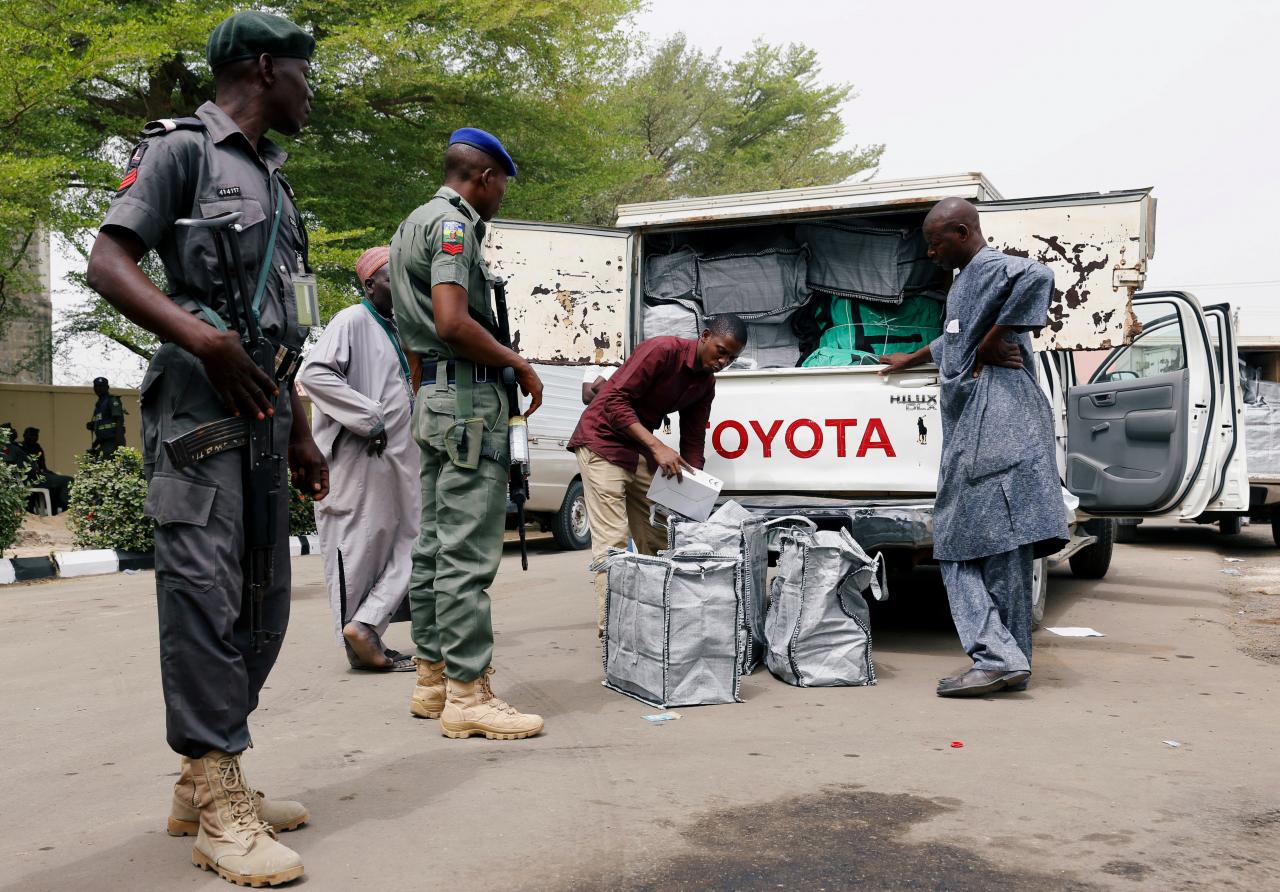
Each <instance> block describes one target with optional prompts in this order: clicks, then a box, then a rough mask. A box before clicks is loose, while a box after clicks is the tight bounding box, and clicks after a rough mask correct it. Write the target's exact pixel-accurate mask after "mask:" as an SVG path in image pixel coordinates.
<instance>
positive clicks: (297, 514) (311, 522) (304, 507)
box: [289, 482, 316, 536]
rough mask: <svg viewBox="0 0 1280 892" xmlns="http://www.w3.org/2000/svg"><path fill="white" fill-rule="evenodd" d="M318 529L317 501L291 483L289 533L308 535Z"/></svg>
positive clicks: (292, 534) (291, 534)
mask: <svg viewBox="0 0 1280 892" xmlns="http://www.w3.org/2000/svg"><path fill="white" fill-rule="evenodd" d="M315 531H316V509H315V502H313V501H311V500H310V499H308V498H307V497H306V496H304V495H303V494H302V492H301V491H300V490H299V489H298V488H297V487H296V486H294V485H293V483H292V482H290V483H289V535H290V536H306V535H308V534H309V533H314V532H315Z"/></svg>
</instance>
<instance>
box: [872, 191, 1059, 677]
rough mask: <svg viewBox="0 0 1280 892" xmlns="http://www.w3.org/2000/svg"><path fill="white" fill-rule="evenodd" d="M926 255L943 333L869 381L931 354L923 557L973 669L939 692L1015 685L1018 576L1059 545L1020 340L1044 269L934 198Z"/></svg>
mask: <svg viewBox="0 0 1280 892" xmlns="http://www.w3.org/2000/svg"><path fill="white" fill-rule="evenodd" d="M924 235H925V239H926V241H927V242H928V244H929V256H930V257H931V258H933V259H934V261H935V262H937V263H938V264H939V265H940V266H942V267H943V268H945V269H956V268H958V269H959V270H960V273H959V274H958V275H957V276H956V278H955V280H954V281H953V283H952V285H951V290H950V291H949V292H948V294H947V309H946V315H945V319H946V321H945V324H944V325H945V327H944V330H943V334H942V335H941V336H940V337H939V338H938V339H937V340H935V341H934V342H933V343H932V344H931V345H929V346H928V347H926V348H924V349H922V350H919V351H917V352H915V353H911V354H893V355H891V356H886V357H885V362H886V364H887V365H888V368H886V369H884V370H883V371H882V372H881V374H885V373H887V372H892V371H897V370H900V369H903V368H908V367H910V366H912V365H915V364H916V363H919V362H923V361H925V360H927V359H932V360H933V361H934V362H936V363H937V364H938V368H939V370H940V372H941V384H942V386H941V396H940V402H941V410H942V466H941V469H940V471H939V474H938V497H937V501H936V502H935V503H934V515H933V517H934V536H933V539H934V546H933V553H934V557H935V558H936V559H937V560H938V562H939V564H940V565H941V568H942V578H943V581H944V582H945V583H946V586H947V598H948V600H949V601H950V603H951V615H952V618H953V619H954V620H955V624H956V631H957V632H958V633H959V635H960V641H961V643H962V644H963V645H964V648H965V652H966V653H967V654H968V655H969V657H970V658H971V659H972V660H973V668H971V669H969V670H968V671H966V672H963V673H960V674H958V675H955V676H952V677H950V678H944V679H942V681H941V682H940V683H939V685H938V694H939V695H940V696H943V697H972V696H979V695H982V694H988V693H993V692H995V691H1003V690H1025V688H1026V685H1027V680H1028V679H1029V678H1030V677H1031V625H1032V617H1031V607H1032V597H1033V590H1032V571H1033V567H1034V564H1035V560H1036V559H1037V558H1040V557H1044V556H1046V555H1049V554H1052V553H1053V552H1055V551H1057V550H1059V549H1060V548H1061V547H1062V546H1063V545H1065V544H1066V540H1067V538H1068V537H1069V535H1070V534H1069V532H1068V529H1067V516H1066V509H1065V507H1064V506H1063V503H1062V489H1061V484H1060V481H1059V478H1058V471H1057V463H1056V461H1055V458H1054V450H1055V443H1054V431H1053V416H1052V412H1051V410H1050V407H1049V403H1048V401H1047V400H1046V399H1045V396H1044V393H1043V392H1042V391H1041V390H1040V387H1039V385H1038V384H1037V383H1036V378H1035V360H1034V356H1033V354H1032V350H1031V334H1030V332H1031V331H1033V330H1034V329H1038V328H1041V327H1043V326H1044V325H1045V323H1046V322H1047V320H1048V310H1049V300H1050V298H1051V297H1052V295H1053V273H1052V271H1050V270H1049V268H1048V267H1046V266H1044V265H1043V264H1040V263H1036V262H1035V261H1033V260H1028V259H1026V258H1022V257H1012V256H1009V255H1007V254H1002V253H1001V252H999V251H996V250H995V249H993V248H990V247H988V246H987V243H986V240H985V239H984V238H983V235H982V230H981V228H980V227H979V225H978V213H977V209H976V208H974V206H973V205H971V204H969V203H968V202H967V201H964V200H962V199H958V198H957V199H946V200H945V201H942V202H940V203H939V204H938V205H937V206H936V207H935V208H934V209H933V210H932V211H931V212H930V213H929V215H928V217H927V218H926V219H925V224H924Z"/></svg>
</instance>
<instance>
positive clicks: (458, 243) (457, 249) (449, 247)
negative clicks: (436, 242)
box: [440, 220, 467, 254]
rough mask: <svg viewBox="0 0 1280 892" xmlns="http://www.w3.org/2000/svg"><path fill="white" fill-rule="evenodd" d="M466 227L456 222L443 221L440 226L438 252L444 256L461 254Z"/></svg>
mask: <svg viewBox="0 0 1280 892" xmlns="http://www.w3.org/2000/svg"><path fill="white" fill-rule="evenodd" d="M466 236H467V227H466V226H465V225H464V224H463V223H461V222H459V221H458V220H445V221H444V223H442V224H441V226H440V250H441V251H444V252H445V253H446V254H461V253H462V246H463V242H464V241H465V240H466Z"/></svg>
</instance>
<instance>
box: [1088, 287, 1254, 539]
mask: <svg viewBox="0 0 1280 892" xmlns="http://www.w3.org/2000/svg"><path fill="white" fill-rule="evenodd" d="M1133 312H1134V316H1135V320H1136V322H1137V323H1138V325H1140V326H1141V333H1140V334H1138V335H1136V336H1135V337H1134V338H1133V341H1132V343H1130V344H1128V345H1127V346H1123V347H1118V348H1116V349H1115V350H1113V351H1112V352H1111V353H1110V354H1109V355H1108V356H1107V358H1106V359H1105V360H1104V361H1103V363H1102V365H1101V366H1099V367H1098V369H1097V371H1096V372H1094V374H1093V377H1092V378H1091V379H1090V381H1089V383H1088V384H1085V385H1081V386H1077V387H1072V388H1070V390H1068V392H1067V456H1066V470H1067V489H1069V490H1070V491H1071V492H1072V493H1074V494H1075V495H1076V496H1078V497H1079V499H1080V507H1081V508H1082V509H1084V510H1085V511H1087V512H1089V513H1090V514H1098V515H1120V516H1128V517H1154V516H1158V515H1166V514H1177V515H1179V516H1181V517H1197V516H1198V515H1200V514H1201V512H1203V511H1204V510H1205V509H1206V507H1207V506H1208V505H1209V504H1210V502H1211V501H1213V500H1214V499H1215V498H1219V497H1222V496H1224V495H1225V491H1226V487H1225V485H1224V481H1225V479H1226V477H1225V475H1226V473H1227V472H1226V470H1225V469H1226V466H1227V465H1229V464H1230V459H1231V451H1232V450H1231V445H1232V444H1233V443H1234V442H1235V439H1236V437H1235V434H1234V433H1231V434H1230V436H1224V430H1223V424H1224V420H1225V419H1230V420H1231V421H1232V423H1233V425H1234V419H1235V415H1234V411H1233V408H1232V402H1231V398H1230V395H1229V394H1228V393H1226V390H1227V385H1226V384H1225V381H1227V380H1230V381H1235V378H1234V377H1233V376H1224V375H1223V374H1222V372H1221V370H1220V368H1219V359H1218V356H1217V355H1216V354H1217V353H1218V352H1220V351H1215V341H1217V342H1221V338H1222V335H1221V334H1219V332H1218V330H1217V327H1216V323H1215V322H1213V321H1212V320H1211V318H1210V317H1208V316H1206V314H1205V313H1204V312H1203V311H1202V310H1201V308H1200V305H1199V303H1198V302H1197V301H1196V299H1195V298H1194V297H1193V296H1192V295H1190V294H1187V293H1184V292H1174V291H1167V292H1156V293H1152V294H1141V295H1138V296H1136V297H1135V298H1134V300H1133ZM1224 331H1226V332H1228V333H1229V326H1228V327H1227V329H1224ZM1232 352H1234V351H1232ZM1236 386H1237V387H1238V384H1237V385H1236ZM1244 491H1245V493H1246V494H1247V487H1245V490H1244Z"/></svg>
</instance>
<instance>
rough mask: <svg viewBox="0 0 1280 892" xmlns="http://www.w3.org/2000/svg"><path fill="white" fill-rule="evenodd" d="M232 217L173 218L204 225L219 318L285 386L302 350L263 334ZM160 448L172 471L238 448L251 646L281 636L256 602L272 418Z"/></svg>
mask: <svg viewBox="0 0 1280 892" xmlns="http://www.w3.org/2000/svg"><path fill="white" fill-rule="evenodd" d="M239 219H240V213H239V212H238V211H232V212H229V213H226V214H219V215H218V216H216V217H209V218H207V219H190V218H188V219H182V220H177V221H176V225H178V226H188V227H191V228H193V229H207V230H209V235H210V236H211V237H212V239H213V249H214V252H215V254H216V255H217V259H218V271H219V273H220V274H221V276H222V287H223V288H224V290H225V292H226V307H227V314H228V315H229V316H230V317H231V318H230V319H229V320H225V321H227V323H228V327H229V328H230V329H232V330H233V331H235V332H236V333H237V334H239V335H240V343H241V344H243V345H244V349H245V352H246V353H248V354H249V358H250V359H252V360H253V364H254V365H256V366H257V367H258V368H259V369H261V370H262V371H263V372H264V373H265V374H266V375H267V377H269V378H270V379H271V380H272V381H274V382H277V383H280V384H283V387H286V388H287V387H288V386H289V382H291V381H292V379H293V375H294V373H295V372H296V371H297V370H298V366H299V365H300V364H301V360H302V355H301V353H300V352H299V351H297V350H294V349H293V348H291V347H288V346H285V345H283V344H275V343H273V342H272V341H271V339H269V338H268V337H266V336H265V335H264V334H263V333H262V329H261V327H260V326H259V324H258V316H257V313H256V312H255V309H254V307H253V306H252V301H253V299H254V294H253V292H252V291H251V290H250V289H249V280H248V274H247V273H246V272H245V267H244V259H243V258H242V257H241V255H240V239H239V235H240V232H241V227H240V226H239V225H238V223H237V221H238V220H239ZM262 262H263V263H267V264H269V263H270V262H271V258H270V257H264V258H263V259H262ZM282 389H283V388H282ZM164 448H165V452H166V453H167V454H168V456H169V461H170V463H172V464H173V466H174V468H176V469H178V470H182V469H183V468H186V467H189V466H190V465H193V464H195V463H196V462H198V461H202V460H204V459H206V458H209V457H210V456H214V455H217V454H219V453H221V452H226V451H227V450H228V449H240V448H243V452H242V453H241V455H242V469H243V470H242V481H243V495H242V499H243V504H244V532H245V549H246V551H247V554H248V561H247V564H248V567H247V573H246V579H245V583H246V585H245V596H246V597H247V598H248V599H249V604H248V607H249V621H250V623H249V628H250V635H251V637H252V641H253V649H254V650H255V651H261V650H262V649H263V648H264V647H266V646H267V645H268V644H269V643H271V642H272V641H276V640H278V639H280V638H281V637H282V633H281V632H276V631H270V630H267V629H264V628H263V627H262V602H263V599H264V598H265V597H266V594H267V589H268V588H270V587H271V583H272V580H273V579H274V577H275V549H276V544H277V531H278V526H277V523H278V521H279V513H278V506H279V503H280V478H281V476H282V472H283V470H284V467H285V460H284V457H283V456H281V455H280V454H279V453H278V452H277V451H276V443H275V435H274V425H273V419H272V417H271V416H270V415H268V416H266V417H265V418H263V419H262V420H261V421H259V420H257V418H256V417H248V418H246V417H232V418H223V419H220V420H218V421H210V422H208V423H206V424H202V425H200V426H198V427H196V428H194V429H193V430H190V431H188V432H187V433H185V434H183V435H182V436H180V437H171V438H170V439H168V440H165V441H164Z"/></svg>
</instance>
